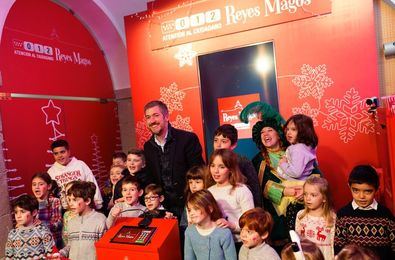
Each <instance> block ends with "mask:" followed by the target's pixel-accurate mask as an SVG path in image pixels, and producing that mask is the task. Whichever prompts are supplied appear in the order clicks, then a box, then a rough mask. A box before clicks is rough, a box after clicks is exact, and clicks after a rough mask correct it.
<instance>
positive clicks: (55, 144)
mask: <svg viewBox="0 0 395 260" xmlns="http://www.w3.org/2000/svg"><path fill="white" fill-rule="evenodd" d="M57 147H64V148H66V150H69V148H70V147H69V143H68V142H67V141H66V140H63V139H59V140H56V141H53V142H52V144H51V151H53V149H55V148H57Z"/></svg>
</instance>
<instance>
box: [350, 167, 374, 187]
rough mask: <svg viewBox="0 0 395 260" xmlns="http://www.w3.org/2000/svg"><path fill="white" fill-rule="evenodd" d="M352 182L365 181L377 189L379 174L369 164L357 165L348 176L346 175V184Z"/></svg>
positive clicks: (359, 182)
mask: <svg viewBox="0 0 395 260" xmlns="http://www.w3.org/2000/svg"><path fill="white" fill-rule="evenodd" d="M353 183H357V184H363V183H367V184H370V185H372V186H374V188H375V189H376V190H377V189H378V188H379V185H380V181H379V175H378V174H377V172H376V170H375V169H374V168H373V167H372V166H370V165H357V166H355V167H354V169H352V171H351V173H350V176H349V177H348V185H350V186H351V184H353Z"/></svg>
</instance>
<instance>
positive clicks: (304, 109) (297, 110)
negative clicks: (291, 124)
mask: <svg viewBox="0 0 395 260" xmlns="http://www.w3.org/2000/svg"><path fill="white" fill-rule="evenodd" d="M292 113H293V114H294V115H296V114H304V115H307V116H309V117H311V119H313V123H314V126H318V120H317V116H318V114H319V113H320V110H319V109H317V108H312V107H311V106H310V104H309V103H307V102H305V103H303V105H302V106H301V107H294V108H292Z"/></svg>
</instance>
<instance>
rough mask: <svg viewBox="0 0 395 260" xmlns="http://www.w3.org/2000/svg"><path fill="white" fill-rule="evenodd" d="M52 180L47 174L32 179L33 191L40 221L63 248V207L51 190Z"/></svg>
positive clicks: (57, 244) (59, 246)
mask: <svg viewBox="0 0 395 260" xmlns="http://www.w3.org/2000/svg"><path fill="white" fill-rule="evenodd" d="M51 183H52V179H51V176H49V174H48V173H46V172H39V173H36V174H34V175H33V177H32V191H33V194H34V196H35V197H36V198H37V200H38V214H37V217H38V219H39V220H40V221H41V222H42V223H43V224H44V225H46V226H47V227H48V229H49V230H50V231H51V233H52V236H53V238H54V241H55V243H56V247H57V248H62V205H61V203H60V200H59V199H58V198H55V197H54V196H53V195H52V194H51V192H50V190H51V187H52V186H51Z"/></svg>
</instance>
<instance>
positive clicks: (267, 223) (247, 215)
mask: <svg viewBox="0 0 395 260" xmlns="http://www.w3.org/2000/svg"><path fill="white" fill-rule="evenodd" d="M239 225H240V228H241V232H240V238H241V240H242V242H243V245H242V247H241V248H240V252H239V260H248V259H250V260H253V259H273V260H280V257H279V256H278V254H277V253H276V251H275V250H274V249H273V248H272V247H271V246H269V245H268V244H266V243H265V240H267V239H268V237H269V235H270V232H271V230H272V228H273V219H272V216H271V215H270V214H269V212H267V211H265V210H263V209H262V208H254V209H250V210H248V211H246V212H244V214H243V215H241V217H240V219H239Z"/></svg>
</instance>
